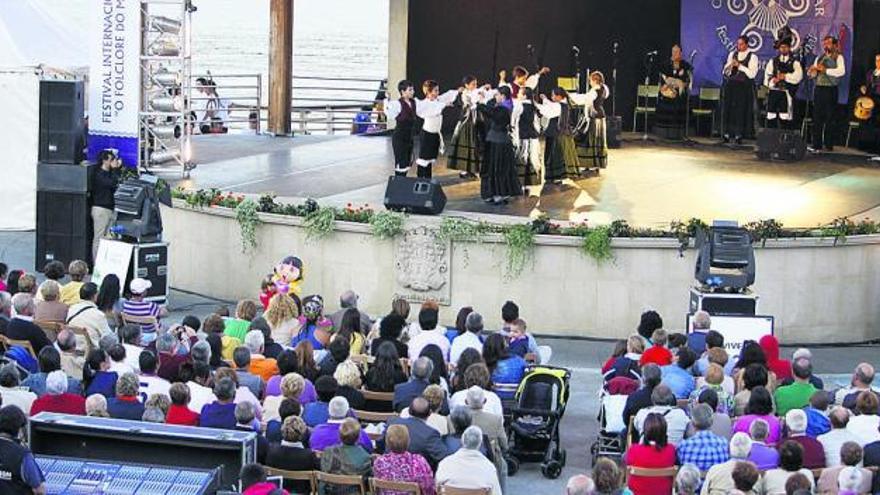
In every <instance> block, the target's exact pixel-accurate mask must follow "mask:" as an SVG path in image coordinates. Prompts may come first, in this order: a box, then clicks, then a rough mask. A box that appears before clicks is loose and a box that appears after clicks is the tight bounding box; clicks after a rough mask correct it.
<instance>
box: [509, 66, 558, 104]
mask: <svg viewBox="0 0 880 495" xmlns="http://www.w3.org/2000/svg"><path fill="white" fill-rule="evenodd" d="M549 72H550V68H549V67H542V68H541V69H540V70H539V71H538V72H536V73H534V74H529V71H527V70H526V68H525V67H523V66H521V65H517V66H516V67H514V68H513V81H511V82H507V71H506V70H502V71H501V72H499V73H498V87H499V88H501V87H504V86H507V87H508V88H510V97H511V98H513V99H516V98H518V97H519V92H520V91H521V90H522V88H532V89H533V90H535V89H537V88H538V83H539V82H540V81H541V76H543V75H544V74H548V73H549Z"/></svg>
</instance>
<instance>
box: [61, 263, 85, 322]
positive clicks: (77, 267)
mask: <svg viewBox="0 0 880 495" xmlns="http://www.w3.org/2000/svg"><path fill="white" fill-rule="evenodd" d="M88 274H89V265H88V264H87V263H86V262H85V261H83V260H73V261H71V262H70V264H69V265H67V276H68V277H70V282H67V283H66V284H64V286H63V287H61V302H62V303H64V304H66V305H68V306H73V305H75V304H76V303H78V302H79V301H80V297H81V296H80V294H81V292H80V289H81V288H82V286H83V281H84V280H85V278H86V275H88ZM68 318H69V316H68Z"/></svg>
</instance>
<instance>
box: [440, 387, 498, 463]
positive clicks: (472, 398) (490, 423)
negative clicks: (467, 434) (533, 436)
mask: <svg viewBox="0 0 880 495" xmlns="http://www.w3.org/2000/svg"><path fill="white" fill-rule="evenodd" d="M425 391H426V392H427V389H426V390H425ZM441 397H442V396H441ZM465 405H466V406H467V407H468V408H469V409H470V413H471V423H472V424H473V425H474V426H478V427H479V428H480V430H481V431H482V432H483V434H484V435H486V436H487V437H489V440H490V441H491V442H492V443H494V444H495V445H497V446H498V447H499V449H500V450H501V453H502V454H504V453H507V433H506V432H505V430H504V418H503V417H502V416H500V415H497V414H492V413H489V412H486V411H484V410H483V406H485V405H486V392H485V391H484V390H483V389H482V388H480V387H477V386H473V387H471V388H469V389H468V390H467V397H466V398H465ZM443 433H445V432H442V431H441V434H443Z"/></svg>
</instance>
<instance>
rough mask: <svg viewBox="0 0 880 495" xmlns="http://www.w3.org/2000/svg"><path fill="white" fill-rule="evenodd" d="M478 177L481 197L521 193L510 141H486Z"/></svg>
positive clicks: (488, 197) (487, 197)
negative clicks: (484, 154)
mask: <svg viewBox="0 0 880 495" xmlns="http://www.w3.org/2000/svg"><path fill="white" fill-rule="evenodd" d="M480 179H481V180H480V196H482V198H483V199H490V198H493V197H495V196H519V195H520V194H522V186H521V185H520V183H519V178H518V177H517V174H516V157H515V156H514V151H513V144H512V143H486V156H485V159H484V160H483V166H482V170H481V171H480Z"/></svg>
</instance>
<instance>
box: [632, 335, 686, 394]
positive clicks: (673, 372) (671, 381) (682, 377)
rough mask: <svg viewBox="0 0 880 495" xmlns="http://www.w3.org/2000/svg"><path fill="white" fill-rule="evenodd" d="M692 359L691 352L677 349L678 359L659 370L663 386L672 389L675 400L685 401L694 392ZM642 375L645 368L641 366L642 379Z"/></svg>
mask: <svg viewBox="0 0 880 495" xmlns="http://www.w3.org/2000/svg"><path fill="white" fill-rule="evenodd" d="M694 358H695V355H694V353H693V351H691V350H690V349H688V348H686V347H685V348H682V349H679V351H678V358H677V359H676V361H675V362H674V363H672V364H669V365H666V366H663V367H662V368H660V371H661V372H662V373H663V384H664V385H666V386H667V387H669V388H670V389H672V393H674V394H675V398H676V399H687V398H689V397H690V396H691V394H692V393H693V392H694V388H695V384H694V377H693V376H692V375H691V371H690V369H691V366H693V364H694ZM644 373H645V367H644V366H643V367H642V376H643V379H644Z"/></svg>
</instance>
